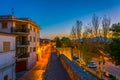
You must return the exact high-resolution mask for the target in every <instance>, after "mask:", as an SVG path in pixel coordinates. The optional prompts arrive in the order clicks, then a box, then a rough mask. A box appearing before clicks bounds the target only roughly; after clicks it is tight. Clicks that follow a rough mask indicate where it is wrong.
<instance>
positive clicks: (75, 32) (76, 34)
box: [70, 20, 82, 42]
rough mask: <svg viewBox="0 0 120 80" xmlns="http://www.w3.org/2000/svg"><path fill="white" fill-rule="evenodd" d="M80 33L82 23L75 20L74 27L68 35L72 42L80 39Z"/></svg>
mask: <svg viewBox="0 0 120 80" xmlns="http://www.w3.org/2000/svg"><path fill="white" fill-rule="evenodd" d="M81 33H82V21H78V20H77V21H76V25H75V27H74V26H73V27H72V30H71V34H70V36H71V38H72V40H75V41H77V42H79V41H80V38H81Z"/></svg>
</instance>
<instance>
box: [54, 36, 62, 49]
mask: <svg viewBox="0 0 120 80" xmlns="http://www.w3.org/2000/svg"><path fill="white" fill-rule="evenodd" d="M54 41H55V42H56V47H61V46H62V45H61V41H60V38H59V37H55V38H54Z"/></svg>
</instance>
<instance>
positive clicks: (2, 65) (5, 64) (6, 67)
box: [0, 34, 15, 80]
mask: <svg viewBox="0 0 120 80" xmlns="http://www.w3.org/2000/svg"><path fill="white" fill-rule="evenodd" d="M4 41H9V42H10V50H12V51H8V52H3V42H4ZM5 75H8V77H9V79H11V80H15V36H10V35H9V36H8V35H1V34H0V80H3V78H4V76H5Z"/></svg>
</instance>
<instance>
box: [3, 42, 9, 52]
mask: <svg viewBox="0 0 120 80" xmlns="http://www.w3.org/2000/svg"><path fill="white" fill-rule="evenodd" d="M8 51H10V42H3V52H8Z"/></svg>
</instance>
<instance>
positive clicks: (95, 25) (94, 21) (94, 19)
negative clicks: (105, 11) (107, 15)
mask: <svg viewBox="0 0 120 80" xmlns="http://www.w3.org/2000/svg"><path fill="white" fill-rule="evenodd" d="M99 23H100V19H99V17H98V16H97V15H95V14H94V15H93V17H92V26H93V29H94V35H95V37H97V36H98V29H99ZM97 42H98V38H97Z"/></svg>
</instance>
